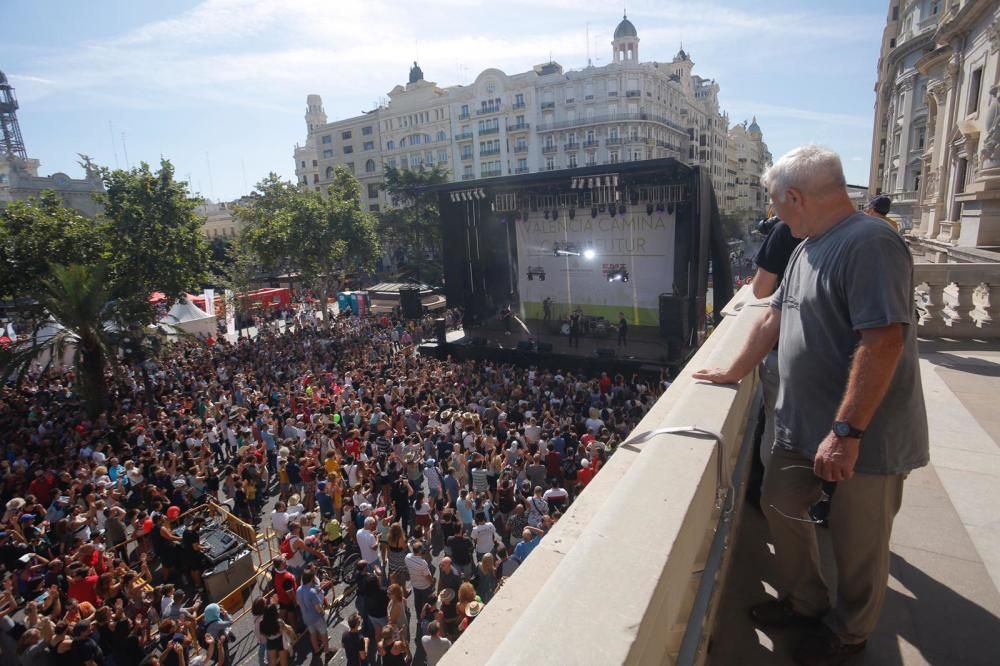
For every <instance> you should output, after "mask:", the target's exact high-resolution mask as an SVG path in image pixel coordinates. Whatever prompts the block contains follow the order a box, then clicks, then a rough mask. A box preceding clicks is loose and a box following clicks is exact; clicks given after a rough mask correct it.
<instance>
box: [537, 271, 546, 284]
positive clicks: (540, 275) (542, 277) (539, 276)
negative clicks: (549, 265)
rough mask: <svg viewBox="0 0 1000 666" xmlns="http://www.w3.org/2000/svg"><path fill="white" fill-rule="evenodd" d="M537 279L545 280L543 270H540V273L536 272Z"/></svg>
mask: <svg viewBox="0 0 1000 666" xmlns="http://www.w3.org/2000/svg"><path fill="white" fill-rule="evenodd" d="M538 279H539V281H541V282H545V271H542V272H541V273H539V274H538Z"/></svg>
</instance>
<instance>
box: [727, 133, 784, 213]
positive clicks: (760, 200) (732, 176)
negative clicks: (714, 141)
mask: <svg viewBox="0 0 1000 666" xmlns="http://www.w3.org/2000/svg"><path fill="white" fill-rule="evenodd" d="M770 165H771V152H770V151H769V150H768V149H767V144H766V143H764V133H763V132H762V131H761V129H760V125H758V124H757V117H756V116H754V117H753V120H752V121H750V124H749V125H747V123H746V121H743V122H742V123H741V124H738V125H733V127H731V128H730V129H729V136H728V137H727V140H726V181H725V186H724V188H723V190H722V192H721V193H716V196H717V197H718V198H719V208H720V209H721V210H722V211H724V212H726V213H728V214H730V215H733V216H734V217H736V218H737V219H738V220H739V221H741V222H747V223H749V222H755V221H756V220H759V219H760V218H761V217H763V216H764V214H765V212H766V209H767V192H766V191H765V189H764V188H763V187H762V186H761V184H760V177H761V175H762V174H763V173H764V170H765V169H767V167H769V166H770Z"/></svg>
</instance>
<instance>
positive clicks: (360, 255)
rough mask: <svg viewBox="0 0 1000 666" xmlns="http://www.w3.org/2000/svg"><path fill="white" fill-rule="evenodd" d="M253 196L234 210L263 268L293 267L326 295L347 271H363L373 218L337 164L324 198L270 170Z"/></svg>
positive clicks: (374, 253) (374, 242) (373, 244)
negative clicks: (243, 225) (247, 202)
mask: <svg viewBox="0 0 1000 666" xmlns="http://www.w3.org/2000/svg"><path fill="white" fill-rule="evenodd" d="M256 192H257V196H256V198H255V201H254V202H253V203H252V204H250V205H249V206H242V207H238V208H237V209H236V211H235V212H234V214H235V215H236V216H237V217H238V218H239V219H241V220H242V221H243V222H244V223H245V224H246V230H245V232H244V237H245V239H246V243H247V247H249V248H250V249H252V251H253V252H254V254H255V255H256V256H257V257H258V259H259V260H260V263H261V265H262V266H263V267H264V268H265V269H267V270H271V271H274V270H279V271H282V272H284V271H285V270H297V271H298V273H299V276H300V278H301V279H302V281H303V283H305V284H307V285H309V286H311V287H313V288H314V289H315V290H316V291H317V292H318V293H319V295H320V302H321V303H322V308H323V312H324V313H325V311H326V302H327V298H328V296H329V294H330V292H331V291H333V290H334V289H335V288H336V287H337V286H338V285H339V284H340V282H341V280H342V279H343V273H344V272H345V271H350V270H359V269H369V268H371V267H372V266H373V265H374V263H375V260H376V258H377V257H378V255H379V251H380V250H379V241H378V233H377V230H376V221H375V217H374V216H373V215H372V214H371V213H368V212H366V211H365V210H364V209H363V208H362V203H361V185H360V184H359V183H358V181H357V179H356V178H355V177H354V176H353V175H352V174H351V173H350V171H348V170H347V169H346V168H344V167H338V168H337V170H336V172H335V173H334V178H333V183H332V184H331V185H330V187H329V188H328V189H327V192H326V196H323V195H322V194H320V193H319V192H311V191H308V190H304V189H300V188H298V187H297V186H296V185H294V184H292V183H290V182H287V181H282V180H281V179H279V178H278V177H277V176H276V175H275V174H271V175H270V176H268V177H267V178H266V179H264V180H263V181H261V182H260V183H259V184H258V185H257V190H256Z"/></svg>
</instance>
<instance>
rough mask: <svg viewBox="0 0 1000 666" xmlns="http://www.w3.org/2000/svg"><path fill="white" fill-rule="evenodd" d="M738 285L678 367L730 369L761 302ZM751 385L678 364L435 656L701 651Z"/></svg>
mask: <svg viewBox="0 0 1000 666" xmlns="http://www.w3.org/2000/svg"><path fill="white" fill-rule="evenodd" d="M748 289H749V288H747V287H745V288H744V290H743V291H741V292H740V294H739V295H737V297H736V298H735V299H734V300H733V302H732V303H730V305H729V306H728V307H727V308H726V314H727V315H729V316H727V317H725V319H724V321H723V322H722V323H721V325H720V326H719V327H718V328H717V329H716V330H715V331H714V332H713V333H712V335H711V336H710V337H709V338H708V340H707V341H706V342H705V344H704V345H703V346H702V347H701V348H700V349H699V350H698V352H697V354H696V355H695V356H694V358H693V359H692V360H691V361H690V362H689V363H688V365H687V368H697V367H702V366H720V365H726V364H727V363H728V362H729V361H730V360H731V359H732V357H733V356H735V354H736V353H737V352H738V350H739V349H740V347H741V346H742V342H743V340H745V339H746V337H747V335H748V334H749V332H750V330H751V327H752V325H753V324H754V323H755V321H756V320H757V319H758V318H759V317H760V316H762V314H763V313H764V311H765V309H764V307H766V306H764V307H754V306H748V307H742V306H743V305H744V304H746V303H749V301H750V299H752V297H751V296H750V294H749V293H748ZM756 394H757V391H756V383H755V379H754V378H753V376H751V377H749V378H747V379H746V380H744V381H743V382H742V383H741V384H740V385H739V386H716V385H711V384H706V383H701V382H696V381H694V380H693V379H692V378H691V376H690V370H685V371H683V372H682V373H681V374H680V375H679V376H678V377H677V379H676V380H675V381H674V383H673V384H672V385H671V386H670V388H669V389H668V390H667V392H666V393H664V394H663V396H661V397H660V399H659V400H658V401H657V402H656V404H655V405H654V406H653V407H652V409H651V410H650V411H649V413H648V414H647V415H646V417H645V418H644V419H643V420H642V421H641V422H640V423H639V425H638V426H637V427H636V429H635V431H634V432H633V433H632V434H631V435H630V436H629V439H628V441H626V443H624V444H623V445H622V446H620V447H619V449H618V450H617V452H616V453H615V454H614V455H613V456H612V457H611V458H610V459H609V460H608V463H607V464H606V465H605V466H604V467H603V468H602V469H601V471H600V473H599V474H597V476H596V477H594V480H593V481H591V483H590V485H588V486H587V488H586V490H585V491H584V492H583V493H581V495H580V496H579V497H578V498H577V500H576V501H575V502H574V503H573V505H572V506H570V508H569V509H568V510H567V511H566V513H565V515H564V516H563V517H562V518H561V519H560V520H559V522H558V523H557V524H556V525H555V526H554V527H553V528H552V529H551V530H550V531H549V532H548V534H546V536H545V537H544V539H543V540H542V542H541V543H540V544H539V546H538V547H537V548H535V550H534V551H533V552H532V553H531V555H530V557H528V558H527V559H526V560H525V562H524V564H522V565H521V567H520V568H519V569H518V570H517V571H516V572H515V574H514V575H513V576H512V577H511V578H510V579H509V580H508V581H507V582H506V584H505V585H504V586H503V587H502V588H501V589H500V590H499V592H498V593H497V595H496V596H495V597H494V598H493V599H492V600H491V601H490V602H489V604H487V606H486V607H485V609H484V610H483V611H482V613H480V615H479V616H478V617H477V618H476V621H475V622H474V623H473V624H472V625H470V627H469V629H468V630H467V631H466V632H465V633H464V634H463V636H462V637H461V639H460V640H459V641H458V642H457V643H456V644H455V645H454V646H453V647H452V648H451V650H450V651H449V652H448V653H447V654H446V655H445V658H444V660H443V661H442V664H446V665H457V664H487V663H490V664H504V665H505V666H507V665H509V664H580V665H588V664H657V665H659V664H669V663H696V662H699V661H701V660H702V659H703V658H704V655H705V650H706V645H707V637H706V634H707V631H706V627H710V626H711V618H712V616H713V614H714V611H715V608H716V606H717V602H718V597H719V595H718V594H717V593H716V591H717V590H716V587H717V585H718V584H721V581H720V578H721V577H722V576H723V573H724V572H725V570H726V568H727V566H728V554H729V552H730V551H729V550H728V549H727V548H726V545H727V541H728V539H729V537H730V528H731V525H732V524H733V522H734V521H735V520H737V517H738V516H737V514H738V513H739V511H740V510H741V508H742V505H743V503H742V502H741V501H739V499H738V498H739V497H741V496H742V494H741V493H742V488H741V485H742V479H743V478H744V477H745V472H744V468H745V467H746V462H747V458H748V455H749V451H750V450H751V447H750V446H749V438H747V437H746V435H747V430H751V431H752V423H753V421H752V420H751V419H749V418H748V417H749V416H750V415H751V414H753V413H755V405H756V402H755V396H756Z"/></svg>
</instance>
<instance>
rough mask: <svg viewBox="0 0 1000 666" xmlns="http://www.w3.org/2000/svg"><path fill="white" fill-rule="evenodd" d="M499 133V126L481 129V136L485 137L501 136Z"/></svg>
mask: <svg viewBox="0 0 1000 666" xmlns="http://www.w3.org/2000/svg"><path fill="white" fill-rule="evenodd" d="M499 133H500V126H499V125H491V126H489V127H480V128H479V136H484V135H486V134H499Z"/></svg>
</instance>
